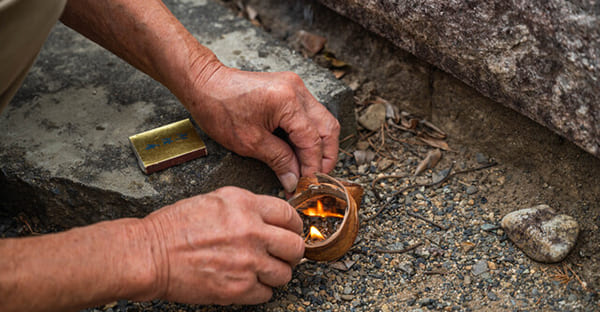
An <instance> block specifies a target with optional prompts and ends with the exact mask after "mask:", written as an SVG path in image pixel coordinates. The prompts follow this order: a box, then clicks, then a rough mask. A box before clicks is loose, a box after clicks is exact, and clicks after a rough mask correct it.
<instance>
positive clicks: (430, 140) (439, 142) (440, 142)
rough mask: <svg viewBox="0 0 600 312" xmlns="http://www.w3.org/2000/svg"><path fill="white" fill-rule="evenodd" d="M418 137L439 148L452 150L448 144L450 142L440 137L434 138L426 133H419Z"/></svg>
mask: <svg viewBox="0 0 600 312" xmlns="http://www.w3.org/2000/svg"><path fill="white" fill-rule="evenodd" d="M417 139H419V140H421V141H422V142H423V143H425V144H427V145H429V146H431V147H436V148H439V149H443V150H445V151H452V149H451V148H450V147H449V146H448V143H446V141H443V140H440V139H434V138H431V137H428V136H426V135H423V134H422V133H419V135H418V136H417Z"/></svg>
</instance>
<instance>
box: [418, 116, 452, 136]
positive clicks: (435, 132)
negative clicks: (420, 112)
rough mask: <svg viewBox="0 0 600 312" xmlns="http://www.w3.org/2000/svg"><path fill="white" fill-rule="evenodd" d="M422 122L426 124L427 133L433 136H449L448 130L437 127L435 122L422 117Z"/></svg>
mask: <svg viewBox="0 0 600 312" xmlns="http://www.w3.org/2000/svg"><path fill="white" fill-rule="evenodd" d="M420 123H421V124H422V125H423V126H424V128H425V131H426V132H427V134H428V135H429V136H431V137H432V138H435V139H445V138H446V137H447V136H448V135H447V134H446V132H444V131H442V129H440V128H438V127H436V126H435V125H434V124H432V123H431V122H429V121H427V120H425V119H422V120H421V121H420Z"/></svg>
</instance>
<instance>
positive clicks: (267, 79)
mask: <svg viewBox="0 0 600 312" xmlns="http://www.w3.org/2000/svg"><path fill="white" fill-rule="evenodd" d="M206 76H208V77H206ZM190 90H195V91H197V92H196V93H193V94H191V95H189V96H188V97H186V98H189V99H191V102H192V103H191V104H190V105H188V109H189V110H190V112H191V113H192V116H193V117H194V119H195V120H196V121H197V122H198V124H200V125H201V127H202V129H203V130H204V131H205V132H206V133H207V134H208V135H209V136H211V137H212V138H214V139H215V140H216V141H218V142H219V143H221V144H222V145H223V146H225V147H226V148H228V149H230V150H232V151H234V152H236V153H238V154H240V155H242V156H249V157H253V158H256V159H259V160H261V161H263V162H264V163H266V164H267V165H269V166H270V167H271V168H272V169H273V171H275V173H276V174H277V176H278V177H279V179H280V181H281V182H282V184H283V186H284V188H285V189H286V191H288V192H292V191H293V190H294V189H295V186H296V183H297V180H298V177H300V176H308V175H312V174H313V173H315V172H329V171H331V170H332V169H333V167H334V166H335V163H336V160H337V154H338V137H339V133H340V125H339V123H338V121H337V120H336V119H335V118H334V117H333V115H331V113H329V111H328V110H327V109H326V108H325V107H324V106H323V105H321V103H319V102H318V101H317V100H316V99H315V98H314V97H313V96H312V94H310V92H309V91H308V89H306V87H305V86H304V83H303V82H302V80H301V79H300V77H299V76H298V75H296V74H294V73H291V72H280V73H256V72H245V71H240V70H237V69H232V68H227V67H225V66H217V68H216V69H214V70H212V71H211V72H210V74H207V75H204V76H201V79H198V81H197V83H196V87H194V88H191V89H190ZM207 90H210V92H207ZM277 128H281V129H283V130H284V131H285V132H286V133H287V134H288V139H289V142H290V143H291V145H290V144H288V143H287V142H286V141H284V140H283V139H281V138H279V137H277V136H275V135H274V134H273V131H275V129H277ZM291 175H293V177H292V176H291Z"/></svg>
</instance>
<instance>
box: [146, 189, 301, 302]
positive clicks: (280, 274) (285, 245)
mask: <svg viewBox="0 0 600 312" xmlns="http://www.w3.org/2000/svg"><path fill="white" fill-rule="evenodd" d="M146 219H147V221H150V222H149V223H148V224H149V226H150V231H149V232H153V233H156V235H157V236H156V240H155V241H156V242H158V243H160V244H161V246H160V247H162V248H160V249H157V250H162V251H163V252H159V253H157V254H156V255H155V256H154V257H153V258H154V259H155V260H156V267H157V268H160V269H159V271H158V272H157V277H156V279H155V280H156V281H157V282H158V284H157V285H161V286H160V287H159V289H158V291H159V294H158V297H160V298H166V299H169V300H174V301H178V302H190V303H216V304H232V303H237V304H256V303H260V302H264V301H267V300H268V299H269V298H271V295H272V290H271V287H277V286H282V285H284V284H286V283H287V282H288V281H289V280H290V279H291V276H292V267H293V266H295V265H296V264H297V263H298V261H300V259H301V258H302V255H303V254H304V241H303V239H302V238H301V237H300V236H299V235H298V233H301V232H302V221H301V219H300V217H299V216H298V214H297V213H296V211H295V210H294V209H293V208H292V207H291V206H290V205H289V204H287V203H286V202H285V201H283V200H280V199H277V198H273V197H270V196H261V195H254V194H252V193H250V192H248V191H245V190H242V189H238V188H234V187H227V188H222V189H219V190H217V191H215V192H212V193H210V194H206V195H200V196H196V197H192V198H189V199H186V200H182V201H180V202H177V203H176V204H174V205H173V206H169V207H165V208H164V209H161V210H159V211H157V212H155V213H153V214H151V215H150V216H148V217H147V218H146Z"/></svg>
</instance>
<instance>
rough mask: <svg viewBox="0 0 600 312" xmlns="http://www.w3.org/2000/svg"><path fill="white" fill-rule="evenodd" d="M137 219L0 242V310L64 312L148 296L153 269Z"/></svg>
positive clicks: (144, 233) (150, 256)
mask: <svg viewBox="0 0 600 312" xmlns="http://www.w3.org/2000/svg"><path fill="white" fill-rule="evenodd" d="M141 222H142V221H141V220H139V219H122V220H117V221H110V222H102V223H98V224H95V225H92V226H87V227H82V228H75V229H72V230H69V231H67V232H63V233H58V234H50V235H44V236H40V237H28V238H20V239H4V240H0V255H2V256H1V257H0V302H2V310H3V311H46V310H51V311H65V310H78V309H81V308H84V307H89V306H93V305H98V304H104V303H107V302H110V301H114V300H117V299H123V298H135V299H149V297H150V296H152V295H153V293H152V282H153V279H154V277H155V275H154V274H155V272H156V269H155V268H154V262H153V258H152V254H151V250H150V248H149V246H150V244H149V242H148V240H149V239H150V238H149V235H148V233H146V231H145V230H144V227H143V226H142V224H141ZM131 255H136V256H135V257H132V256H131Z"/></svg>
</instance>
